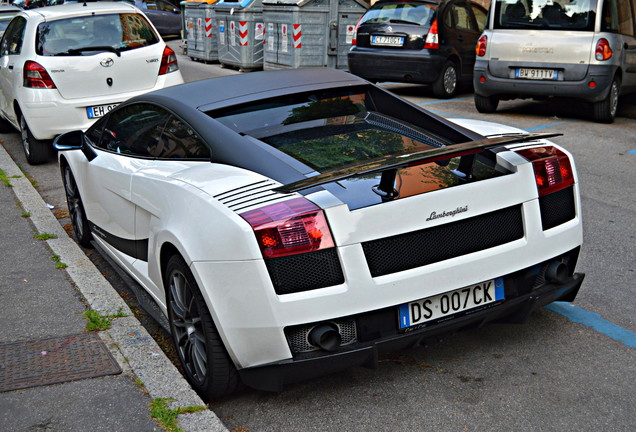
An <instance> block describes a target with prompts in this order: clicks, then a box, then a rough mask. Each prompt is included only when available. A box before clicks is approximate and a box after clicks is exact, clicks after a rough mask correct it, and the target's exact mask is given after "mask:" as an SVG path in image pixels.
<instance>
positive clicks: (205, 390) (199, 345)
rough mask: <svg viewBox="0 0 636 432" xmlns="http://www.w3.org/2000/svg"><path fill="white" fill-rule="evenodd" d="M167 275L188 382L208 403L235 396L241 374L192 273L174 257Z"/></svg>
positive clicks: (176, 339)
mask: <svg viewBox="0 0 636 432" xmlns="http://www.w3.org/2000/svg"><path fill="white" fill-rule="evenodd" d="M165 275H166V278H165V283H166V285H167V294H168V318H169V320H170V330H171V333H172V338H173V341H174V344H175V347H176V348H177V353H178V355H179V360H180V361H181V364H182V365H183V369H184V370H185V374H186V378H187V379H188V381H189V382H190V384H191V385H192V387H193V388H194V389H195V390H196V391H197V392H198V393H199V394H200V395H201V397H202V398H203V399H204V400H206V401H207V400H209V399H210V398H213V397H219V396H223V395H227V394H231V393H233V392H234V391H236V390H237V389H238V388H239V387H240V379H239V376H238V373H237V371H236V368H235V366H234V363H233V362H232V360H231V359H230V357H229V355H228V354H227V351H226V349H225V347H224V345H223V342H222V341H221V337H220V336H219V333H218V331H217V330H216V327H215V325H214V322H213V320H212V316H211V315H210V312H209V311H208V308H207V306H206V304H205V299H204V298H203V295H202V294H201V291H200V290H199V287H198V285H197V282H196V281H195V279H194V276H193V275H192V272H191V271H190V269H189V268H188V266H187V264H186V263H185V261H184V260H183V258H182V257H181V256H179V255H174V256H172V257H171V258H170V260H169V261H168V265H167V266H166V272H165Z"/></svg>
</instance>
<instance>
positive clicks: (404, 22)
mask: <svg viewBox="0 0 636 432" xmlns="http://www.w3.org/2000/svg"><path fill="white" fill-rule="evenodd" d="M389 22H390V23H393V24H413V25H422V24H420V23H418V22H415V21H407V20H401V19H390V20H389Z"/></svg>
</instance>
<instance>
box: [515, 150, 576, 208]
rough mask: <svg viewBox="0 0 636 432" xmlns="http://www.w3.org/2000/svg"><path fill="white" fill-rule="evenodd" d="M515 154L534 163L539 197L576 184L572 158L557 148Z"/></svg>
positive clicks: (518, 151) (517, 151) (521, 151)
mask: <svg viewBox="0 0 636 432" xmlns="http://www.w3.org/2000/svg"><path fill="white" fill-rule="evenodd" d="M515 152H516V153H518V154H520V155H521V156H523V157H524V158H526V159H527V160H529V161H530V162H532V167H533V168H534V178H535V181H536V184H537V189H538V190H539V196H543V195H547V194H551V193H553V192H556V191H559V190H561V189H564V188H566V187H568V186H572V185H573V184H574V173H573V172H572V164H571V163H570V158H568V156H567V155H566V154H565V153H563V152H562V151H561V150H559V149H557V148H556V147H552V146H545V147H534V148H529V149H522V150H516V151H515Z"/></svg>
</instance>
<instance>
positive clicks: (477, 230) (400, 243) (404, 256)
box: [362, 205, 524, 277]
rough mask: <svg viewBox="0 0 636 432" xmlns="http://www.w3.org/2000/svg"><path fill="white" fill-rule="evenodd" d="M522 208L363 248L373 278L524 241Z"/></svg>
mask: <svg viewBox="0 0 636 432" xmlns="http://www.w3.org/2000/svg"><path fill="white" fill-rule="evenodd" d="M523 234H524V232H523V220H522V217H521V205H516V206H513V207H508V208H505V209H502V210H497V211H494V212H491V213H486V214H483V215H480V216H476V217H473V218H470V219H464V220H461V221H457V222H452V223H448V224H446V225H440V226H437V227H433V228H428V229H423V230H420V231H414V232H410V233H406V234H400V235H397V236H394V237H386V238H383V239H378V240H373V241H370V242H366V243H363V244H362V249H363V250H364V255H365V256H366V259H367V264H368V265H369V270H370V271H371V275H372V276H373V277H377V276H382V275H387V274H391V273H396V272H399V271H403V270H409V269H412V268H416V267H421V266H424V265H428V264H432V263H435V262H439V261H443V260H446V259H450V258H455V257H458V256H462V255H467V254H469V253H473V252H478V251H481V250H484V249H489V248H492V247H495V246H499V245H502V244H505V243H509V242H512V241H514V240H518V239H520V238H522V237H523Z"/></svg>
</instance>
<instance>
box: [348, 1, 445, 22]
mask: <svg viewBox="0 0 636 432" xmlns="http://www.w3.org/2000/svg"><path fill="white" fill-rule="evenodd" d="M436 7H437V5H434V4H425V3H416V2H413V3H402V2H400V3H377V4H375V5H374V6H372V7H371V9H369V10H368V11H367V13H366V14H365V15H364V16H363V17H362V20H360V25H362V24H374V23H394V24H418V25H424V26H428V25H430V23H431V20H432V18H433V15H434V13H435V8H436Z"/></svg>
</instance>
